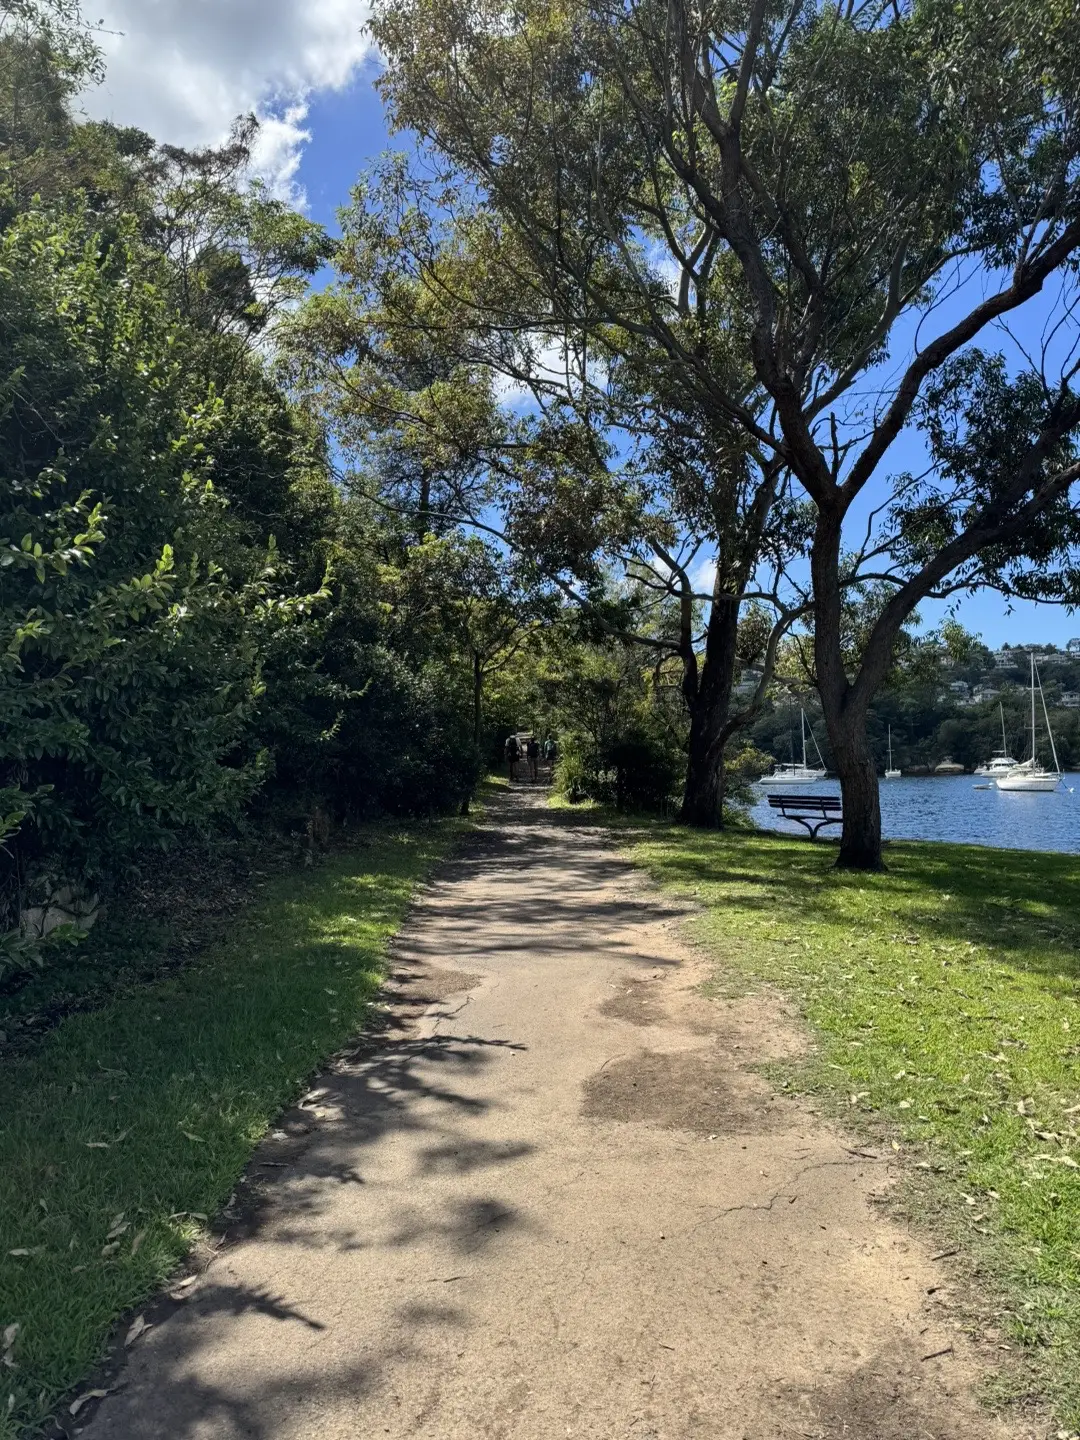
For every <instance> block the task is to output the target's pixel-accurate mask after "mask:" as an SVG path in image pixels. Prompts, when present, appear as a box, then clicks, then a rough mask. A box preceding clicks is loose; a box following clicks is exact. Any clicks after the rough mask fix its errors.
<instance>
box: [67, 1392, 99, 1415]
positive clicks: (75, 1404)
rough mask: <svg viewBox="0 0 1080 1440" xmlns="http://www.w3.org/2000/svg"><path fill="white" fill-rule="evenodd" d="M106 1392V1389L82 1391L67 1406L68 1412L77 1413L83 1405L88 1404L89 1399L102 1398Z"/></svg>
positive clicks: (70, 1413)
mask: <svg viewBox="0 0 1080 1440" xmlns="http://www.w3.org/2000/svg"><path fill="white" fill-rule="evenodd" d="M108 1393H109V1392H108V1390H86V1391H84V1393H83V1394H82V1395H80V1396H78V1398H77V1399H75V1400H73V1401H72V1402H71V1404H70V1405H69V1406H68V1414H69V1415H78V1413H79V1411H80V1410H81V1409H82V1408H83V1406H84V1405H88V1404H89V1403H90V1401H91V1400H104V1399H105V1396H106V1395H108Z"/></svg>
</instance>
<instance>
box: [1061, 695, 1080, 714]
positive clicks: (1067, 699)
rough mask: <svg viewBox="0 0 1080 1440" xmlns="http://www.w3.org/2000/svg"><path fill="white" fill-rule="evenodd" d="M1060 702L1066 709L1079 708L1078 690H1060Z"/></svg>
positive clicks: (1079, 696)
mask: <svg viewBox="0 0 1080 1440" xmlns="http://www.w3.org/2000/svg"><path fill="white" fill-rule="evenodd" d="M1061 703H1062V705H1063V706H1064V707H1065V709H1066V710H1080V690H1062V692H1061Z"/></svg>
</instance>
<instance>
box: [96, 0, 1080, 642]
mask: <svg viewBox="0 0 1080 1440" xmlns="http://www.w3.org/2000/svg"><path fill="white" fill-rule="evenodd" d="M101 12H103V14H104V20H105V29H104V31H103V43H104V45H105V49H106V51H107V60H108V75H107V78H106V81H105V84H104V85H103V86H102V87H100V89H99V90H98V91H96V92H94V93H92V94H91V95H88V96H87V97H86V104H87V109H88V111H89V112H90V113H91V114H96V115H107V116H109V117H111V118H114V119H116V120H117V121H119V122H121V123H126V124H136V125H141V126H143V127H144V128H145V129H147V130H148V131H150V133H152V134H154V135H156V136H158V137H159V138H160V139H163V140H167V141H172V142H173V143H179V144H199V143H210V142H213V141H216V140H218V139H220V138H221V136H222V134H223V133H224V131H225V130H226V129H227V126H228V122H229V120H230V119H231V117H232V116H234V115H236V114H238V113H240V112H241V111H245V110H250V109H255V110H257V111H258V112H259V113H260V115H261V116H262V117H263V118H264V130H263V149H262V154H261V156H260V161H261V168H262V170H263V172H264V173H265V174H267V176H268V177H269V178H270V179H271V181H272V183H274V184H276V185H277V186H278V188H279V190H280V192H281V193H282V194H290V193H291V194H297V193H299V194H302V195H303V196H304V197H305V198H306V204H307V207H308V211H309V213H310V214H311V216H312V218H314V219H316V220H318V221H320V222H321V223H322V224H325V225H327V226H328V227H330V228H331V229H336V211H337V209H338V208H339V206H341V205H343V204H345V203H346V202H347V200H348V197H349V190H350V187H351V186H352V184H353V182H354V181H355V179H356V177H357V175H358V173H359V172H360V171H361V170H362V169H363V168H364V166H365V165H366V164H367V163H368V162H369V161H370V160H372V159H373V158H374V157H375V156H377V155H378V154H380V153H381V152H382V151H383V150H384V149H385V148H386V147H387V145H388V144H390V143H391V142H390V139H389V137H388V135H387V130H386V125H385V120H384V116H383V111H382V105H381V102H380V101H379V98H378V96H377V94H376V93H375V90H374V88H373V81H374V79H375V76H376V74H377V62H376V61H375V59H374V57H373V56H372V54H371V51H370V47H369V46H368V44H367V41H366V38H365V37H364V35H363V31H362V22H363V18H364V7H363V4H362V0H359V3H358V0H211V3H198V0H153V3H152V4H148V3H147V0H98V4H97V8H96V10H95V13H101ZM895 452H896V453H895V454H894V455H893V456H892V457H890V459H891V463H890V466H889V468H890V469H892V470H901V469H904V468H906V467H907V466H908V465H910V466H911V467H912V468H916V466H917V464H918V460H917V454H918V447H917V444H909V443H908V442H901V443H898V445H897V446H896V447H895ZM879 493H880V492H879ZM951 608H952V609H953V610H954V611H955V614H956V616H957V618H958V619H959V620H960V621H961V623H962V624H963V625H965V626H966V627H967V628H968V629H969V630H972V631H974V632H975V633H977V634H979V635H981V637H982V639H983V640H984V641H985V643H987V644H988V645H991V646H995V647H996V646H999V645H1001V644H1003V643H1021V642H1024V641H1027V640H1036V641H1038V642H1041V643H1054V644H1058V645H1063V644H1064V643H1065V641H1066V640H1068V639H1069V638H1071V637H1072V636H1073V635H1080V615H1070V614H1069V613H1068V612H1066V611H1063V610H1061V609H1060V608H1059V607H1056V606H1036V605H1033V604H1031V603H1029V602H1016V603H1014V604H1013V605H1011V606H1010V605H1008V604H1006V602H1005V601H1004V600H1002V599H1001V597H999V596H997V595H993V594H989V593H984V594H980V595H976V596H971V597H964V598H962V599H960V600H959V601H958V602H953V605H952V607H951ZM921 613H922V615H923V618H924V622H925V623H927V624H930V625H932V624H935V623H937V622H938V621H939V620H940V619H941V618H942V617H943V615H944V614H945V613H946V606H945V605H943V604H940V603H938V604H935V603H928V604H925V605H923V606H922V607H921Z"/></svg>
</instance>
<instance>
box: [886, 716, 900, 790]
mask: <svg viewBox="0 0 1080 1440" xmlns="http://www.w3.org/2000/svg"><path fill="white" fill-rule="evenodd" d="M885 779H886V780H899V779H900V771H899V770H894V769H893V763H892V726H891V725H890V726H889V763H888V765H886V767H885Z"/></svg>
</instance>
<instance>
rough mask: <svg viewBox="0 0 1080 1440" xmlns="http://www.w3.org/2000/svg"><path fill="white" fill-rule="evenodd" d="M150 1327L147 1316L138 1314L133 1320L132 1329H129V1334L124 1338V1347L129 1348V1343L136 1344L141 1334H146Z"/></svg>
mask: <svg viewBox="0 0 1080 1440" xmlns="http://www.w3.org/2000/svg"><path fill="white" fill-rule="evenodd" d="M149 1329H150V1326H149V1325H148V1324H147V1320H146V1316H145V1315H138V1316H136V1318H135V1319H134V1320H133V1321H132V1322H131V1329H130V1330H129V1331H128V1333H127V1336H126V1337H125V1339H124V1348H125V1349H127V1347H128V1346H129V1345H134V1344H135V1341H136V1340H138V1338H139V1336H140V1335H144V1334H145V1333H146V1331H147V1330H149Z"/></svg>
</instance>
